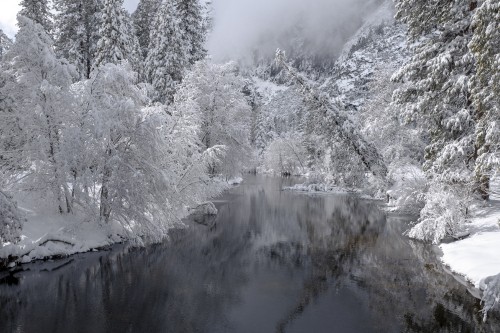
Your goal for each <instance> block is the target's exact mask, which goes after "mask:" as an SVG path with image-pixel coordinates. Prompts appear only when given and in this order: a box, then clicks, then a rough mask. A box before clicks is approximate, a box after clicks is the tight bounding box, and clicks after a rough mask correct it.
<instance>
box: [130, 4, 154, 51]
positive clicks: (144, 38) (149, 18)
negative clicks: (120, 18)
mask: <svg viewBox="0 0 500 333" xmlns="http://www.w3.org/2000/svg"><path fill="white" fill-rule="evenodd" d="M160 5H161V0H140V1H139V4H138V5H137V9H136V10H135V12H134V13H133V14H132V19H133V22H134V26H135V31H136V35H137V39H138V41H139V45H140V47H141V53H142V58H143V59H146V57H147V55H148V50H149V35H150V33H151V23H152V22H154V20H155V17H156V15H157V13H158V9H159V8H160Z"/></svg>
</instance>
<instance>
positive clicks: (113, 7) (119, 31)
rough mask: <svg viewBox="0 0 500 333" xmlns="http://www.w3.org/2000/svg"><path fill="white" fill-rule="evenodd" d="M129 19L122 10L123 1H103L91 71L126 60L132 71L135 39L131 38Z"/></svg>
mask: <svg viewBox="0 0 500 333" xmlns="http://www.w3.org/2000/svg"><path fill="white" fill-rule="evenodd" d="M129 20H130V17H129V16H128V14H126V13H125V11H124V9H123V0H104V2H103V4H102V12H101V17H100V24H99V33H98V34H99V38H100V39H99V41H98V42H97V47H96V52H95V59H94V64H93V66H92V68H93V70H95V69H97V68H98V67H99V66H102V65H104V64H107V63H112V64H118V63H119V62H121V61H123V60H128V61H129V62H130V63H131V65H132V66H133V68H134V70H137V69H138V68H135V67H136V66H137V65H138V63H137V52H138V50H137V46H138V43H137V37H135V36H133V35H132V33H133V29H132V28H131V27H132V24H131V23H130V22H129Z"/></svg>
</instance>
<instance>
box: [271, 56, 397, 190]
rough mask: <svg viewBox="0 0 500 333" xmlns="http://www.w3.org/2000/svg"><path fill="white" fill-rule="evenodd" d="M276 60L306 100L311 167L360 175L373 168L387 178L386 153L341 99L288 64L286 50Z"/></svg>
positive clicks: (307, 139)
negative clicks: (341, 103)
mask: <svg viewBox="0 0 500 333" xmlns="http://www.w3.org/2000/svg"><path fill="white" fill-rule="evenodd" d="M276 60H277V62H278V64H280V65H281V66H283V67H284V68H285V69H286V70H287V72H288V73H289V75H290V76H291V77H292V78H293V80H295V81H296V83H297V85H298V86H299V87H300V89H301V91H302V93H303V95H304V98H305V100H306V105H307V108H308V112H307V115H306V116H305V117H304V121H305V124H304V126H303V128H304V135H305V141H306V142H305V146H306V149H307V150H308V153H309V156H310V157H309V161H308V164H309V166H314V165H316V166H318V167H319V166H320V165H325V164H326V165H328V168H330V169H332V168H333V169H337V171H338V172H339V173H342V172H344V171H346V172H347V173H349V174H351V173H358V174H360V175H363V174H364V173H365V171H369V172H371V173H372V174H373V175H374V176H376V177H378V178H380V179H382V180H383V179H385V177H386V175H387V167H386V165H385V162H384V160H383V158H382V156H381V155H380V153H379V152H378V150H377V149H376V148H375V146H374V145H373V144H371V143H369V142H368V141H367V140H366V138H365V137H364V136H363V135H362V133H361V130H360V126H359V124H356V123H355V122H353V121H352V119H351V118H350V117H348V116H347V115H346V113H345V112H344V110H342V105H340V103H339V101H338V100H337V101H335V100H334V101H332V100H331V99H330V97H329V96H327V95H326V94H324V93H322V92H320V91H319V90H317V89H315V88H314V87H313V86H312V85H311V83H310V82H309V81H308V80H307V79H306V78H304V77H303V76H302V75H301V74H300V73H298V72H297V71H296V70H295V69H294V68H293V67H292V66H291V65H290V64H288V63H287V61H286V58H285V55H284V53H283V52H282V51H280V50H278V51H277V53H276ZM318 143H320V144H318ZM325 156H329V157H330V160H329V161H325V160H324V158H325ZM354 165H359V166H360V168H358V169H355V168H353V166H354ZM339 168H340V169H342V170H340V169H339ZM332 171H333V170H332ZM333 173H334V172H331V173H330V175H332V174H333ZM350 177H351V176H349V178H350ZM355 178H357V177H355Z"/></svg>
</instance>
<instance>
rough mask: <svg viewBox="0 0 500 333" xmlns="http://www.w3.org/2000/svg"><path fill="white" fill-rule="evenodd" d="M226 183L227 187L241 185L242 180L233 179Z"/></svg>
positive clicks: (239, 178)
mask: <svg viewBox="0 0 500 333" xmlns="http://www.w3.org/2000/svg"><path fill="white" fill-rule="evenodd" d="M227 183H228V184H229V185H240V184H241V183H243V178H241V177H234V178H231V179H229V180H228V181H227Z"/></svg>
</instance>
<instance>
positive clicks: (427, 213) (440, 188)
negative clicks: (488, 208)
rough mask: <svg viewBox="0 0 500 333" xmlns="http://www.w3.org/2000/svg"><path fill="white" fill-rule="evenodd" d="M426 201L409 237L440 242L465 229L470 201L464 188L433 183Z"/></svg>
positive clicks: (434, 242)
mask: <svg viewBox="0 0 500 333" xmlns="http://www.w3.org/2000/svg"><path fill="white" fill-rule="evenodd" d="M425 201H426V203H425V207H424V208H423V209H422V211H421V213H420V219H419V220H418V222H417V224H416V225H415V226H414V227H413V228H412V229H411V230H410V231H409V232H408V236H409V237H411V238H414V239H418V240H422V241H425V242H431V243H433V244H438V243H439V242H440V241H441V240H443V239H444V238H445V237H447V236H451V237H456V236H458V235H459V234H460V233H461V232H463V231H464V227H465V222H466V220H467V206H468V201H469V194H468V192H467V191H466V190H465V189H464V188H462V189H460V188H456V187H452V186H449V185H444V184H441V183H437V184H433V185H431V188H430V190H429V192H428V193H427V194H426V196H425Z"/></svg>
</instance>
